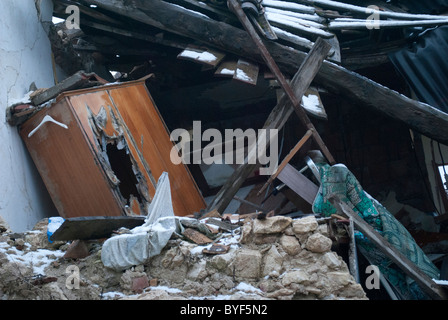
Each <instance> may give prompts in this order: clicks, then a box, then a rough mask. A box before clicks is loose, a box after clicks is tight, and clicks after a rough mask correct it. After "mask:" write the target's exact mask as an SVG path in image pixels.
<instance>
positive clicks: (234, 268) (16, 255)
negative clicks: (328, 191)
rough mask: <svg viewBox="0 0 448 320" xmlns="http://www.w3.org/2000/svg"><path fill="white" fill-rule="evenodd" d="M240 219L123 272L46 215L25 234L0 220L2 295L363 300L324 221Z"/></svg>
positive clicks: (97, 243)
mask: <svg viewBox="0 0 448 320" xmlns="http://www.w3.org/2000/svg"><path fill="white" fill-rule="evenodd" d="M237 225H238V228H236V229H235V230H233V231H232V232H222V234H221V235H220V237H218V238H217V239H216V240H214V242H213V243H209V244H207V245H198V244H196V243H193V242H190V241H185V240H183V239H179V238H177V239H176V238H175V237H172V238H171V239H170V240H169V242H168V244H167V245H166V246H165V247H164V249H163V250H162V252H161V253H160V254H159V255H157V256H155V257H152V258H151V259H150V260H149V261H148V262H147V263H145V264H144V265H138V266H134V267H131V268H129V269H127V270H124V271H115V270H112V269H109V268H106V267H104V265H103V263H102V261H101V248H102V243H103V241H102V240H92V241H73V242H63V241H55V242H53V243H50V242H49V241H48V236H47V226H48V219H45V220H42V221H40V222H39V223H38V224H37V225H36V226H35V228H34V229H33V230H32V231H29V232H25V233H22V234H17V233H12V232H10V231H9V230H8V229H7V227H4V228H2V229H1V230H2V233H1V234H0V298H1V299H8V300H14V299H16V300H17V299H42V300H49V299H52V300H62V299H70V300H76V299H78V300H79V299H80V300H99V299H133V300H134V299H148V300H156V299H157V300H175V299H177V300H186V299H190V300H202V299H207V300H213V299H216V300H235V299H238V300H263V299H274V300H277V299H278V300H290V299H367V298H366V295H365V293H364V291H363V289H362V287H361V285H359V284H358V283H356V282H355V281H354V279H353V277H352V276H351V275H350V273H349V271H348V268H347V265H346V263H345V262H344V261H343V259H342V258H341V257H340V256H338V255H337V254H336V253H335V252H333V251H332V250H331V247H332V241H331V240H330V238H329V237H328V230H327V224H326V223H325V221H323V222H320V221H319V222H318V220H316V218H315V217H314V216H307V217H303V218H295V219H292V218H290V217H285V216H274V217H268V218H265V219H262V220H261V219H256V218H255V219H254V218H247V219H246V220H245V221H244V222H241V223H239V224H237ZM217 248H218V249H217Z"/></svg>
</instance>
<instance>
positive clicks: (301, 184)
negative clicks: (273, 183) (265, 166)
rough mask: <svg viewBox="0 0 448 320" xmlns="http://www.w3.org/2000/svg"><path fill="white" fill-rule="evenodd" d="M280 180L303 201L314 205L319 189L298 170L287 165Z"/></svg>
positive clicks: (279, 176)
mask: <svg viewBox="0 0 448 320" xmlns="http://www.w3.org/2000/svg"><path fill="white" fill-rule="evenodd" d="M278 179H279V180H280V181H281V182H283V183H284V184H286V185H287V186H288V187H289V188H290V189H291V190H292V191H294V192H295V193H297V194H298V195H299V196H300V197H302V198H303V200H305V201H306V202H308V203H309V204H311V205H312V204H313V202H314V199H315V198H316V195H317V192H318V191H319V187H318V186H316V185H315V184H314V182H312V181H311V180H310V179H308V178H307V177H305V176H304V175H303V174H301V173H300V172H299V171H298V170H296V169H295V168H294V167H293V166H292V165H290V164H289V163H287V164H286V166H285V168H284V169H283V170H282V171H281V172H280V174H279V175H278Z"/></svg>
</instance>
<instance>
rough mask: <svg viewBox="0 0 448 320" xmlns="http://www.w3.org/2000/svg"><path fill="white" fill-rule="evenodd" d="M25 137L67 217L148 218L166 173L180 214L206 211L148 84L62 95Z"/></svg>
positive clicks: (39, 115)
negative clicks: (175, 154) (174, 152)
mask: <svg viewBox="0 0 448 320" xmlns="http://www.w3.org/2000/svg"><path fill="white" fill-rule="evenodd" d="M45 117H47V118H46V119H47V120H48V119H49V118H48V117H51V119H53V120H54V121H48V123H42V120H44V118H45ZM50 122H51V123H50ZM58 123H59V125H58ZM39 125H40V127H39V128H38V129H37V130H36V128H37V127H38V126H39ZM30 133H32V135H30ZM21 136H22V139H23V140H24V141H25V144H26V146H27V148H28V150H29V151H30V154H31V156H32V158H33V160H34V162H35V164H36V167H37V168H38V170H39V172H40V174H41V176H42V178H43V180H44V183H45V184H46V186H47V189H48V191H49V193H50V195H51V197H52V199H53V201H54V203H55V205H56V207H57V209H58V211H59V214H60V215H61V216H62V217H64V218H70V217H78V216H119V215H145V214H146V213H147V207H148V205H149V204H150V202H151V199H152V197H153V196H154V194H155V188H156V184H157V180H158V178H159V177H160V175H161V174H162V173H163V172H164V171H166V172H168V174H169V176H170V177H171V194H172V201H173V208H174V212H175V214H176V215H180V216H183V215H187V214H192V213H194V212H197V211H199V210H201V209H203V208H205V206H206V204H205V201H204V199H203V197H202V195H201V194H200V191H199V189H198V187H197V185H196V183H195V181H194V180H193V178H192V176H191V174H190V172H189V170H188V168H187V167H186V166H185V165H184V164H180V165H176V164H173V163H172V162H171V160H170V152H171V148H172V147H173V142H172V141H171V140H170V136H169V132H168V130H167V128H166V126H165V123H164V122H163V119H162V118H161V116H160V114H159V112H158V110H157V107H156V106H155V104H154V102H153V100H152V98H151V96H150V94H149V92H148V90H147V88H146V86H145V83H144V81H143V80H142V81H134V82H128V83H123V84H112V85H107V86H102V87H95V88H90V89H82V90H76V91H70V92H66V93H63V94H61V95H60V96H59V97H58V98H57V100H56V102H55V103H54V104H53V105H52V106H51V107H49V108H45V109H43V110H42V111H40V112H39V113H37V114H36V115H35V116H34V117H33V118H31V119H30V120H28V121H27V122H26V123H24V125H23V126H22V128H21Z"/></svg>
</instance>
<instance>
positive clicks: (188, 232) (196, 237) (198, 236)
mask: <svg viewBox="0 0 448 320" xmlns="http://www.w3.org/2000/svg"><path fill="white" fill-rule="evenodd" d="M182 235H183V236H184V237H185V238H187V239H188V240H191V241H193V242H194V243H196V244H199V245H201V244H208V243H212V242H213V240H211V239H210V238H208V237H207V236H205V235H203V234H202V233H200V232H199V231H196V230H194V229H192V228H186V229H185V230H184V232H183V233H182Z"/></svg>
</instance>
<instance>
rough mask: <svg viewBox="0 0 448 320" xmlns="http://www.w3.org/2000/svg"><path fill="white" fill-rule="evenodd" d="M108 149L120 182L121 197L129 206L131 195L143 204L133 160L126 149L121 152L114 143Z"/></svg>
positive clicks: (110, 161)
mask: <svg viewBox="0 0 448 320" xmlns="http://www.w3.org/2000/svg"><path fill="white" fill-rule="evenodd" d="M106 148H107V149H106V152H107V156H108V158H109V163H110V166H111V168H112V171H113V172H114V173H115V175H116V176H117V178H118V179H119V180H120V184H119V185H118V188H119V190H120V193H121V195H122V196H123V198H125V199H126V202H127V204H128V205H129V204H130V199H131V195H133V196H134V197H136V198H137V199H138V201H139V202H141V197H140V194H139V192H138V189H137V184H138V181H137V178H136V176H135V174H134V171H133V169H132V162H131V158H130V156H129V154H128V153H127V152H126V148H123V149H121V150H120V149H118V148H117V146H116V144H114V143H108V144H107V147H106Z"/></svg>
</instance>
